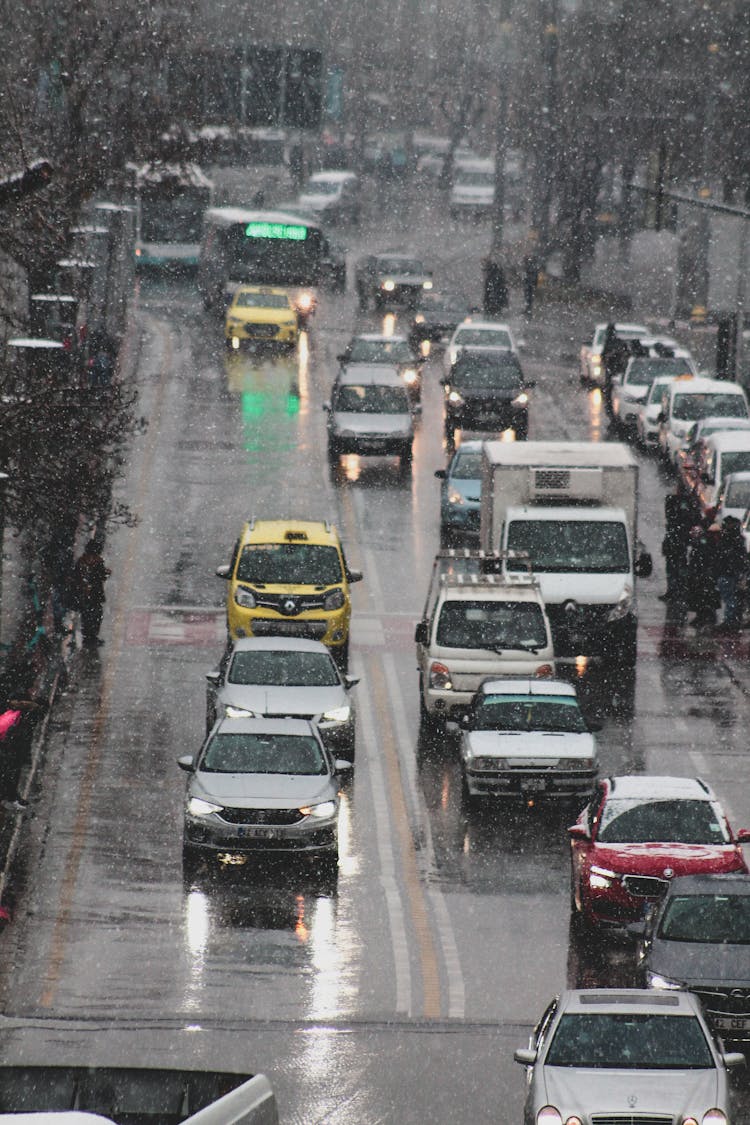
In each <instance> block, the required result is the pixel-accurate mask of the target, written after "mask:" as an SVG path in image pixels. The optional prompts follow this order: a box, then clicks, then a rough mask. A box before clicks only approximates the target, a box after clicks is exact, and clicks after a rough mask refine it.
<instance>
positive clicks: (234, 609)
mask: <svg viewBox="0 0 750 1125" xmlns="http://www.w3.org/2000/svg"><path fill="white" fill-rule="evenodd" d="M216 573H217V575H218V577H219V578H225V579H226V580H227V581H228V583H229V589H228V591H227V632H228V634H229V638H230V640H237V638H238V637H265V636H269V635H274V636H279V635H281V636H291V637H309V638H312V639H314V640H318V641H322V642H323V644H325V645H328V646H329V648H330V649H331V653H332V655H333V656H334V657H335V658H336V660H337V662H338V663H339V664H340V666H341V667H343V668H346V666H347V660H348V654H349V621H350V618H351V598H350V593H349V586H350V584H351V583H352V582H359V581H361V578H362V575H361V573H360V572H359V571H356V570H350V569H349V567H348V566H347V564H346V559H345V557H344V551H343V548H342V546H341V540H340V539H339V536H338V532H337V530H336V528H335V527H333V526H332V525H331V524H330V523H328V521H327V520H326V521H315V520H256V519H253V520H250V521H249V522H248V523H246V524H244V525H243V527H242V530H241V532H240V536H239V538H238V540H237V542H236V543H235V546H234V550H233V552H232V560H231V562H230V563H229V564H228V565H226V566H220V567H218V568H217V570H216Z"/></svg>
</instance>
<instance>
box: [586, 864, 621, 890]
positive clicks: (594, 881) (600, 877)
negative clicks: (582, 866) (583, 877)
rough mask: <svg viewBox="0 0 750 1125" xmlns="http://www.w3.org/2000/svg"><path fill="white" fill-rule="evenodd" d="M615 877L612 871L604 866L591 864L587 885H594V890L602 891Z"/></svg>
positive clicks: (609, 885) (610, 884)
mask: <svg viewBox="0 0 750 1125" xmlns="http://www.w3.org/2000/svg"><path fill="white" fill-rule="evenodd" d="M616 878H617V876H616V875H615V873H614V871H609V870H608V869H607V868H606V867H596V866H592V867H591V870H590V871H589V886H590V887H594V889H595V890H599V891H604V890H606V889H607V888H608V887H611V886H612V883H613V882H614V880H615V879H616Z"/></svg>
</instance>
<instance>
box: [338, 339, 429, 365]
mask: <svg viewBox="0 0 750 1125" xmlns="http://www.w3.org/2000/svg"><path fill="white" fill-rule="evenodd" d="M348 358H349V360H350V362H351V363H409V361H410V360H413V359H414V356H413V355H412V351H411V348H410V347H409V345H408V344H407V342H406V340H393V339H387V338H386V339H385V340H363V339H361V338H360V339H355V340H352V342H351V345H350V347H349V352H348Z"/></svg>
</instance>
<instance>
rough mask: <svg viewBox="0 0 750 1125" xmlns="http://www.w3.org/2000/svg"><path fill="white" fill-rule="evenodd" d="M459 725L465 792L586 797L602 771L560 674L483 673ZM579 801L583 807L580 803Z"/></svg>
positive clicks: (573, 698) (571, 690)
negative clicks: (516, 676)
mask: <svg viewBox="0 0 750 1125" xmlns="http://www.w3.org/2000/svg"><path fill="white" fill-rule="evenodd" d="M457 729H461V730H462V735H461V766H462V769H463V778H464V786H465V792H466V795H467V796H468V797H469V798H470V799H471V798H479V797H506V798H519V797H520V798H522V799H525V800H529V799H531V798H533V799H536V798H543V799H547V798H552V799H555V800H558V801H559V800H569V801H574V800H575V801H577V800H579V799H580V802H581V804H583V803H584V802H585V801H586V800H587V799H588V798H589V797H590V796H591V794H592V793H593V792H594V787H595V786H596V781H597V777H598V773H599V758H598V754H597V749H596V740H595V738H594V736H593V734H592V733H591V728H590V727H589V726H588V725H587V723H586V721H585V719H584V717H583V715H582V714H581V709H580V707H579V706H578V699H577V697H576V691H575V688H574V687H573V686H572V685H571V684H568V683H565V682H564V681H563V680H529V679H512V680H511V679H504V680H486V681H485V682H484V683H483V684H482V686H481V687H480V688H479V691H478V692H477V693H476V695H475V696H474V699H473V700H472V703H471V707H470V708H469V710H468V711H467V713H466V715H465V716H464V718H463V719H462V721H461V723H460V724H459V726H458V727H457ZM579 807H580V806H579Z"/></svg>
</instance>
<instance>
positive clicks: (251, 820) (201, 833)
mask: <svg viewBox="0 0 750 1125" xmlns="http://www.w3.org/2000/svg"><path fill="white" fill-rule="evenodd" d="M178 765H179V766H180V768H181V769H183V770H185V771H186V772H187V773H188V774H189V777H188V782H187V791H186V794H185V810H184V834H183V867H184V869H185V870H186V871H187V872H189V871H190V870H191V869H194V868H196V867H197V866H199V865H200V864H201V863H202V862H203V861H205V860H215V861H218V862H219V863H222V864H225V865H239V864H244V863H246V862H247V860H248V858H249V857H250V856H252V855H253V854H255V855H258V854H265V855H269V854H277V855H278V854H281V855H300V854H303V855H310V856H318V857H320V858H321V859H322V860H323V861H326V862H327V864H329V865H330V866H331V867H333V866H335V865H336V863H337V861H338V815H339V785H340V775H341V774H343V773H346V772H347V771H349V770H350V769H351V763H350V762H347V761H344V760H336V759H334V758H332V756H331V754H330V753H329V751H328V750H326V748H325V746H324V745H323V742H322V741H321V738H320V735H319V734H318V732H317V730H316V729H315V727H314V726H313V725H312V724H311V723H309V722H306V721H304V720H302V719H221V720H219V722H218V723H217V724H216V726H215V727H214V728H213V729H212V730H211V732H210V734H209V735H208V738H207V739H206V741H205V742H204V743H203V746H202V747H201V749H200V750H199V751H198V754H197V755H196V756H195V757H193V756H192V755H186V756H184V757H181V758H178Z"/></svg>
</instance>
